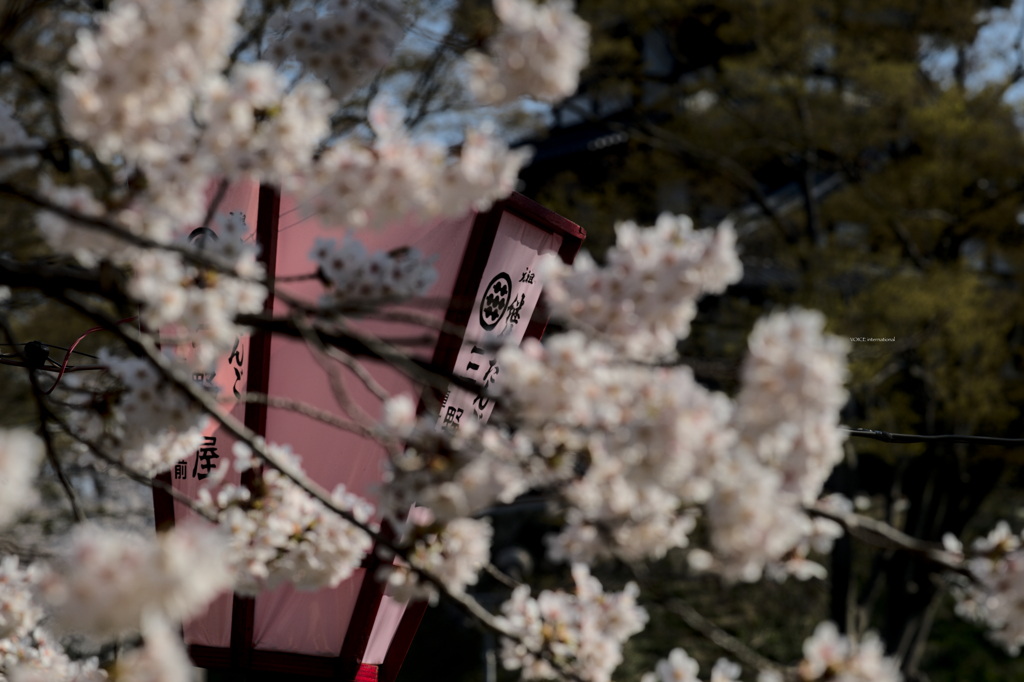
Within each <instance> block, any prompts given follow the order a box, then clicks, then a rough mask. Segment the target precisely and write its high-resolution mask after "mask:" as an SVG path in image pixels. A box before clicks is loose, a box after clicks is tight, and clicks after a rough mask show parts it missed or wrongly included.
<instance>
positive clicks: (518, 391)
mask: <svg viewBox="0 0 1024 682" xmlns="http://www.w3.org/2000/svg"><path fill="white" fill-rule="evenodd" d="M498 361H499V364H500V365H501V367H502V375H501V376H502V384H501V387H500V389H501V392H502V395H503V396H507V397H508V399H509V401H510V406H509V410H510V412H511V413H512V414H514V415H515V420H516V423H517V424H519V425H520V426H519V430H520V432H525V434H527V435H528V436H529V437H530V438H531V440H532V442H534V444H535V445H537V446H538V448H539V450H540V452H541V453H542V456H544V455H546V459H549V460H557V459H561V460H563V463H561V467H562V469H563V471H566V473H567V474H571V473H572V472H573V468H574V465H573V462H580V463H585V465H586V467H585V472H584V473H583V475H582V476H580V477H578V478H576V479H575V480H572V481H571V482H569V483H568V484H566V485H565V486H564V487H563V488H562V494H563V496H564V498H565V500H566V501H567V502H568V503H569V513H568V516H567V522H568V523H567V526H566V528H565V529H564V530H563V531H562V532H561V533H560V534H559V535H557V536H555V537H554V538H549V553H550V555H551V557H552V559H555V560H571V561H585V562H589V561H593V560H594V559H597V558H604V557H608V556H618V557H620V558H622V559H625V560H635V559H640V558H643V557H660V556H664V554H665V552H666V551H668V550H669V549H671V548H673V547H685V546H686V545H687V543H688V538H687V536H688V534H689V532H690V531H691V530H693V528H694V526H695V517H694V515H693V514H692V513H688V512H687V509H688V508H692V507H694V506H695V505H697V504H699V503H702V502H704V501H706V500H707V499H708V496H709V495H710V493H711V491H712V490H713V486H714V479H713V473H714V466H715V463H716V462H717V461H718V460H719V459H720V458H721V457H722V455H723V453H724V452H725V451H726V450H727V449H728V448H729V447H730V446H731V445H732V442H733V441H734V438H735V437H734V434H732V433H731V432H730V430H729V429H728V422H729V417H730V414H731V405H730V403H729V400H728V398H726V397H725V396H724V395H721V394H714V393H711V392H710V391H707V390H706V389H704V388H703V387H702V386H700V384H698V383H697V382H696V381H694V379H693V374H692V372H691V371H690V370H689V368H686V367H678V368H663V369H653V370H652V369H651V368H647V367H640V366H637V365H635V364H630V363H625V362H622V361H621V360H617V359H616V356H615V353H614V352H613V351H612V349H611V348H609V347H608V346H605V345H603V344H601V343H600V342H592V341H590V340H588V339H587V337H586V336H584V335H583V334H582V333H581V332H569V333H566V334H561V335H558V336H554V337H552V338H551V339H549V340H548V341H547V343H546V344H545V345H543V346H542V345H541V344H540V343H538V342H536V341H532V340H528V341H526V342H524V343H523V346H522V347H521V348H519V349H515V348H505V349H502V351H501V352H500V353H499V356H498ZM552 463H553V464H555V462H554V461H553V462H552Z"/></svg>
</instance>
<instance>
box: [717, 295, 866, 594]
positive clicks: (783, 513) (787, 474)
mask: <svg viewBox="0 0 1024 682" xmlns="http://www.w3.org/2000/svg"><path fill="white" fill-rule="evenodd" d="M824 326H825V319H824V316H822V315H821V314H820V313H816V312H811V311H805V310H794V311H791V312H789V313H775V314H772V315H769V316H768V317H766V318H763V319H761V320H759V321H758V322H757V323H756V324H755V326H754V330H753V331H752V332H751V334H750V340H749V344H748V348H749V352H748V355H747V358H746V360H745V361H744V365H743V370H742V373H741V381H742V388H741V389H740V394H739V396H738V397H737V400H736V408H735V412H734V414H733V419H732V428H733V429H735V432H736V434H737V438H738V442H737V444H736V446H735V447H734V448H733V449H732V451H731V452H730V454H729V457H728V458H725V459H723V460H722V464H721V468H720V469H719V475H718V480H719V484H718V487H717V489H716V492H715V494H714V495H713V496H712V498H711V500H710V501H709V502H708V505H707V512H708V513H707V516H708V524H709V527H710V529H711V531H712V534H711V540H712V545H713V548H714V553H715V555H716V561H717V565H718V569H719V570H721V571H722V572H723V573H725V574H726V575H727V576H728V577H730V578H734V579H741V580H746V581H754V580H758V579H760V577H761V573H762V571H763V570H764V569H765V568H766V567H767V568H768V569H769V572H770V573H771V574H772V575H773V577H781V576H783V575H785V574H787V573H792V574H795V575H797V576H798V577H801V578H807V577H824V574H825V571H824V568H822V567H821V566H819V565H818V564H815V563H814V562H810V561H807V560H806V557H807V554H808V553H809V551H810V550H811V549H812V548H813V549H815V550H817V551H819V552H821V551H828V550H829V549H830V548H831V544H832V540H833V539H835V538H836V537H839V536H840V535H841V534H842V533H841V529H840V528H839V527H838V525H837V524H835V523H833V522H831V521H828V520H826V519H821V518H816V519H813V520H812V519H810V518H808V517H807V515H806V514H805V513H804V512H803V509H802V508H803V507H804V506H807V505H810V504H813V503H814V501H815V500H816V499H817V498H818V496H819V495H820V494H821V487H822V485H823V484H824V482H825V479H826V478H827V477H828V475H829V473H830V472H831V471H832V469H833V467H835V465H836V464H838V463H839V462H840V461H841V460H842V458H843V449H842V443H843V440H844V438H845V434H844V432H843V431H841V430H840V429H839V410H840V408H841V407H842V406H843V404H844V403H845V402H846V391H845V389H844V388H843V382H844V381H845V379H846V359H845V353H846V350H847V345H846V343H845V342H844V341H843V340H841V339H839V338H837V337H834V336H829V335H826V334H824ZM788 550H792V552H789V551H788ZM698 556H699V555H698ZM699 560H700V561H703V562H705V563H708V562H707V559H706V557H701V558H699ZM780 560H782V563H781V564H780V563H779V561H780Z"/></svg>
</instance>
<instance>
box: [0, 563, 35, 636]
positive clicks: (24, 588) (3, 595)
mask: <svg viewBox="0 0 1024 682" xmlns="http://www.w3.org/2000/svg"><path fill="white" fill-rule="evenodd" d="M18 563H19V561H18V557H15V556H5V557H3V558H0V640H3V639H11V638H14V639H21V638H23V637H26V636H28V635H29V633H31V632H32V631H33V630H34V629H35V628H36V626H37V625H38V624H39V621H40V620H42V617H43V609H42V608H41V607H40V606H39V605H38V604H36V602H35V599H34V596H33V594H32V592H33V590H34V589H36V587H37V586H38V585H39V584H40V582H41V581H42V578H43V576H44V575H45V569H44V568H43V567H42V566H41V565H39V564H32V565H30V566H26V567H25V568H19V567H18Z"/></svg>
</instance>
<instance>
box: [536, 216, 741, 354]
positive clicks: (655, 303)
mask: <svg viewBox="0 0 1024 682" xmlns="http://www.w3.org/2000/svg"><path fill="white" fill-rule="evenodd" d="M615 232H616V236H617V239H616V244H615V246H614V247H612V248H611V249H609V251H608V255H607V260H608V265H607V267H603V268H601V267H597V265H596V264H595V263H594V261H593V260H592V259H591V258H589V257H588V256H586V255H584V254H581V256H580V257H578V258H577V259H576V263H575V264H574V265H573V267H571V268H570V267H569V266H567V265H565V264H564V263H562V262H561V260H559V259H558V258H557V257H553V256H548V257H547V258H546V260H545V265H544V272H543V275H544V280H545V289H544V293H545V295H546V296H548V300H549V301H550V303H551V306H552V314H554V315H555V316H560V317H564V318H566V319H567V320H568V321H570V322H572V323H574V324H576V325H578V326H580V327H581V328H583V329H584V330H586V331H589V332H591V333H593V334H596V335H597V336H598V337H599V338H602V339H603V340H605V341H606V342H608V343H611V344H613V345H615V346H616V347H617V348H619V349H620V350H621V351H622V352H624V353H625V354H626V355H628V356H629V357H632V358H637V359H650V358H652V357H653V358H658V357H663V356H667V355H671V354H672V353H673V352H674V350H675V346H676V343H677V342H678V341H679V339H681V338H685V337H686V336H687V335H688V334H689V330H690V321H691V320H692V319H693V317H694V315H696V313H697V306H696V300H697V299H698V298H699V297H700V296H702V295H704V294H719V293H722V292H723V291H725V288H726V287H727V286H729V285H730V284H734V283H735V282H738V281H739V280H740V277H741V276H742V274H743V269H742V265H741V263H740V261H739V258H738V257H737V255H736V246H735V245H736V233H735V231H734V230H733V228H732V225H731V224H729V223H723V224H721V225H719V226H718V229H706V230H694V229H693V221H692V220H690V218H688V217H687V216H673V215H670V214H668V213H663V214H662V215H661V216H659V218H658V220H657V222H656V223H655V225H654V228H653V229H645V228H641V227H639V226H638V225H637V224H636V223H634V222H632V221H628V222H624V223H619V224H618V225H616V227H615Z"/></svg>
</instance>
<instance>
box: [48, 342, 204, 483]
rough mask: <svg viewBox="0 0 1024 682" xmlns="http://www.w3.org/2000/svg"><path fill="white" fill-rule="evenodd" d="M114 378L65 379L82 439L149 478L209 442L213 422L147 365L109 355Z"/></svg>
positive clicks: (72, 419)
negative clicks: (209, 426)
mask: <svg viewBox="0 0 1024 682" xmlns="http://www.w3.org/2000/svg"><path fill="white" fill-rule="evenodd" d="M100 362H101V363H102V364H104V365H106V366H107V369H108V375H107V376H105V377H100V378H98V379H97V380H95V381H90V380H89V379H84V378H83V375H81V374H79V375H71V376H69V377H67V378H66V379H64V382H63V383H62V387H65V388H67V389H68V390H67V392H66V398H65V400H66V402H67V403H68V404H70V405H71V406H72V407H73V408H74V409H70V410H68V413H67V419H68V422H69V424H70V425H71V427H72V429H73V430H74V432H75V433H76V434H77V435H78V436H79V437H80V438H83V439H85V440H87V441H89V442H90V443H93V444H95V445H96V446H98V447H100V448H102V449H103V450H104V451H105V452H108V453H110V454H112V455H114V456H116V457H119V458H120V460H121V461H122V462H123V463H124V464H126V465H127V466H129V467H130V468H132V469H134V470H136V471H138V472H140V473H144V474H146V475H149V476H155V475H156V474H158V473H162V472H164V471H168V470H170V469H171V468H172V467H173V466H174V463H175V462H177V461H178V460H180V459H184V458H185V457H187V456H188V455H190V454H191V453H193V452H195V451H196V450H197V449H198V448H199V446H200V445H201V444H202V442H203V431H202V430H203V427H204V426H205V425H206V422H207V421H208V419H209V417H208V416H207V415H206V414H205V413H204V412H203V411H202V410H201V409H199V407H198V406H197V405H195V404H194V403H193V402H192V401H190V400H189V399H188V398H187V397H186V396H185V395H184V394H183V393H182V392H181V391H180V390H178V389H177V388H176V387H175V386H173V385H172V384H171V383H169V382H167V381H165V380H164V378H163V377H162V376H161V375H160V373H159V372H157V370H156V369H155V368H154V367H153V366H152V365H151V364H150V363H149V362H148V361H146V360H143V359H142V358H133V357H127V358H123V357H117V356H115V355H112V354H110V353H109V352H108V351H107V350H106V349H103V350H101V351H100Z"/></svg>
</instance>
